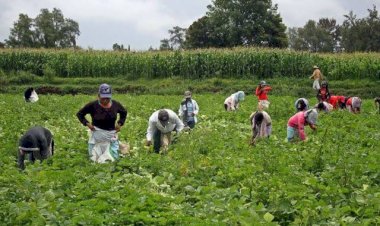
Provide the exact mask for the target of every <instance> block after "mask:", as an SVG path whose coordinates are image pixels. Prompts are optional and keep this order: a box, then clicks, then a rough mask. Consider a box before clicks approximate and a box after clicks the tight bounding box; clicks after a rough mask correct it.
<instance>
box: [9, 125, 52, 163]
mask: <svg viewBox="0 0 380 226" xmlns="http://www.w3.org/2000/svg"><path fill="white" fill-rule="evenodd" d="M27 154H28V155H29V160H30V161H31V162H32V163H34V161H35V160H36V159H38V160H41V161H42V160H43V159H47V158H49V157H50V156H52V155H53V154H54V140H53V135H52V134H51V132H50V131H49V130H48V129H46V128H44V127H41V126H36V127H32V128H31V129H29V130H28V131H26V133H25V134H24V135H23V136H22V137H21V138H20V141H19V147H18V160H17V165H18V167H19V168H20V169H22V170H23V169H25V164H24V160H25V155H27Z"/></svg>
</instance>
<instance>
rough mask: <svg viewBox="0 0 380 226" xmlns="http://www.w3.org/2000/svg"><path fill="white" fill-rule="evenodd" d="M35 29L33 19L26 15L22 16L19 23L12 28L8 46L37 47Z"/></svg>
mask: <svg viewBox="0 0 380 226" xmlns="http://www.w3.org/2000/svg"><path fill="white" fill-rule="evenodd" d="M32 29H33V19H32V18H30V17H29V16H28V15H26V14H22V13H21V14H20V15H19V19H18V21H17V22H15V23H14V24H13V28H11V34H10V36H9V39H8V40H5V43H6V45H8V46H10V47H29V48H31V47H35V46H36V42H35V38H36V37H35V33H34V31H33V30H32Z"/></svg>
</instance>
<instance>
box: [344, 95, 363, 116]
mask: <svg viewBox="0 0 380 226" xmlns="http://www.w3.org/2000/svg"><path fill="white" fill-rule="evenodd" d="M361 106H362V100H361V99H360V98H359V97H349V98H347V100H346V107H347V109H348V111H349V112H351V113H354V114H356V113H360V110H361Z"/></svg>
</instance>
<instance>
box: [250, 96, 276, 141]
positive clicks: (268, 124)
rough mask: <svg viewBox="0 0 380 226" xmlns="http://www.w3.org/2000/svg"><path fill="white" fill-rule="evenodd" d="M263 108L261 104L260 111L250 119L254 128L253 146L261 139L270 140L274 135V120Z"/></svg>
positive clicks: (254, 113)
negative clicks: (272, 134)
mask: <svg viewBox="0 0 380 226" xmlns="http://www.w3.org/2000/svg"><path fill="white" fill-rule="evenodd" d="M262 108H263V106H261V105H260V104H259V107H258V111H256V112H253V113H252V114H251V116H250V117H249V120H250V122H251V126H252V137H251V142H250V143H251V145H255V144H256V142H257V140H258V139H259V138H266V137H268V138H269V136H270V135H271V133H272V119H271V117H270V116H269V114H268V113H267V112H265V111H263V110H262Z"/></svg>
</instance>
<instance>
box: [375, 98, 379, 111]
mask: <svg viewBox="0 0 380 226" xmlns="http://www.w3.org/2000/svg"><path fill="white" fill-rule="evenodd" d="M374 102H375V107H376V111H377V112H378V113H380V97H376V98H375V99H374Z"/></svg>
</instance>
